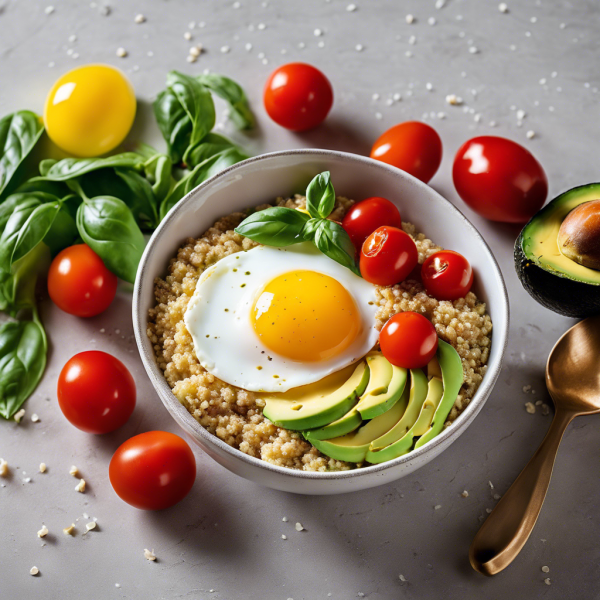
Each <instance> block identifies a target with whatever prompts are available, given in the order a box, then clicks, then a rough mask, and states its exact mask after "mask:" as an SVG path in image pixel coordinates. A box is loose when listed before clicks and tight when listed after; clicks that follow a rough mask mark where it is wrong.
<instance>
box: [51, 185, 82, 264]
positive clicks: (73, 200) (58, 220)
mask: <svg viewBox="0 0 600 600" xmlns="http://www.w3.org/2000/svg"><path fill="white" fill-rule="evenodd" d="M79 204H81V198H79V197H78V196H68V197H66V198H63V199H62V201H61V203H60V209H59V211H58V213H57V214H56V217H55V219H54V221H53V222H52V225H51V226H50V229H49V230H48V231H47V233H46V235H45V236H44V240H43V241H44V244H46V246H48V248H50V252H51V254H52V256H55V255H56V254H58V253H59V252H60V251H61V250H64V249H65V248H67V247H68V246H72V245H73V244H74V243H75V240H76V239H77V237H78V236H79V233H78V231H77V224H76V223H75V219H74V215H75V214H76V213H77V208H75V210H74V211H73V208H72V207H74V206H79Z"/></svg>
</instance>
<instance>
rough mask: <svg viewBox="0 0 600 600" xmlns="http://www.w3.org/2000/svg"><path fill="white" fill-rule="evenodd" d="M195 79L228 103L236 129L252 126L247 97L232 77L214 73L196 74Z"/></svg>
mask: <svg viewBox="0 0 600 600" xmlns="http://www.w3.org/2000/svg"><path fill="white" fill-rule="evenodd" d="M196 79H197V80H198V81H199V82H200V83H202V84H203V85H205V86H206V87H207V88H208V89H209V90H211V91H213V92H214V93H215V94H217V96H219V97H220V98H222V99H223V100H225V102H227V104H229V108H230V117H231V120H232V121H233V122H234V124H235V126H236V127H237V128H238V129H252V127H254V115H253V114H252V111H251V110H250V105H249V104H248V98H247V97H246V94H245V92H244V90H243V89H242V88H241V86H240V85H239V84H237V83H236V82H235V81H233V79H229V77H224V76H223V75H217V74H215V73H205V74H203V75H198V76H197V77H196Z"/></svg>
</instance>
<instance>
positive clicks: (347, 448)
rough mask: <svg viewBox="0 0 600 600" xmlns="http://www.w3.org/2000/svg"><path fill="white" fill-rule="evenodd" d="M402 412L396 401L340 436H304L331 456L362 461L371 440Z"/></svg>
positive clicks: (384, 430) (390, 425) (356, 461)
mask: <svg viewBox="0 0 600 600" xmlns="http://www.w3.org/2000/svg"><path fill="white" fill-rule="evenodd" d="M403 412H404V406H402V403H401V402H396V404H394V406H392V408H390V409H389V410H388V411H387V412H384V413H383V414H382V415H379V416H378V417H375V418H374V419H371V420H370V421H369V422H368V423H366V425H363V426H362V427H360V428H359V429H357V430H356V431H354V432H352V433H349V434H347V435H344V436H342V437H337V438H334V439H331V440H317V439H311V437H310V434H307V436H306V437H307V439H308V440H309V441H310V443H311V444H312V445H313V446H315V448H317V449H318V450H320V451H321V452H322V453H323V454H326V455H327V456H329V457H331V458H334V459H336V460H345V461H348V462H354V463H358V462H363V461H364V460H365V456H366V454H367V451H368V450H369V446H370V445H371V442H372V441H373V440H374V439H376V438H378V437H380V436H381V435H383V434H384V433H385V432H386V431H389V429H390V428H392V427H393V426H394V424H395V423H397V422H398V419H400V417H402V413H403Z"/></svg>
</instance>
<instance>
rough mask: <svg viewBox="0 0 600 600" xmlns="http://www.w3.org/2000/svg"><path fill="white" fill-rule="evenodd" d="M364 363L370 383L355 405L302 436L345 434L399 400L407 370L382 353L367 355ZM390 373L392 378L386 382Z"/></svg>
mask: <svg viewBox="0 0 600 600" xmlns="http://www.w3.org/2000/svg"><path fill="white" fill-rule="evenodd" d="M367 364H368V365H369V369H370V379H369V384H368V385H367V388H366V390H365V391H364V393H363V395H362V396H361V397H360V399H359V401H358V404H357V405H356V406H354V407H353V408H352V409H351V410H350V411H349V412H347V413H346V414H345V415H344V416H343V417H342V418H340V419H338V420H337V421H334V422H333V423H329V425H326V426H325V427H321V428H319V429H313V430H310V431H308V432H306V433H305V435H304V437H305V438H306V439H307V440H309V441H311V440H329V439H331V438H335V437H340V436H342V435H346V434H347V433H350V432H351V431H354V430H355V429H357V428H358V427H360V425H361V424H362V422H363V420H368V419H374V418H375V417H378V416H379V415H381V414H383V413H384V412H386V411H388V410H389V409H390V408H391V407H392V406H393V405H394V404H396V402H398V400H400V398H401V396H402V392H403V391H404V389H405V387H406V379H407V371H406V369H403V368H402V367H396V366H395V365H392V364H391V363H389V362H388V360H387V359H386V358H384V356H383V355H382V354H381V353H376V354H375V353H373V354H369V355H368V356H367ZM390 373H391V380H390V381H389V382H388V383H387V385H385V384H384V382H385V380H387V377H388V376H389V374H390ZM405 406H406V403H405Z"/></svg>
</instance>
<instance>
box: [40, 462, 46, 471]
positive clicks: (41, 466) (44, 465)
mask: <svg viewBox="0 0 600 600" xmlns="http://www.w3.org/2000/svg"><path fill="white" fill-rule="evenodd" d="M46 469H47V467H46V463H40V473H45V472H46Z"/></svg>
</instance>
